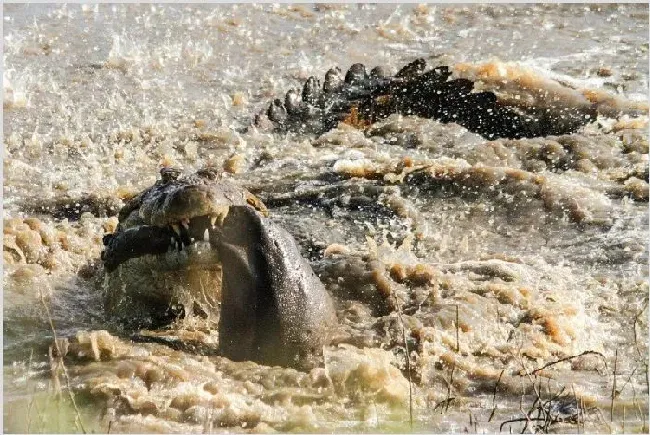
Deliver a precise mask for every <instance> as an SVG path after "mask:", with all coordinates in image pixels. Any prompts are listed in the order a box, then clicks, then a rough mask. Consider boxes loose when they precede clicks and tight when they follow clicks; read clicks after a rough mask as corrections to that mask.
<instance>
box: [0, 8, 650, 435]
mask: <svg viewBox="0 0 650 435" xmlns="http://www.w3.org/2000/svg"><path fill="white" fill-rule="evenodd" d="M3 8H4V9H3V11H4V35H3V37H4V66H5V71H4V76H3V86H4V101H3V104H4V118H3V125H4V180H3V181H4V191H3V193H4V200H3V202H4V216H3V217H4V276H3V287H4V330H3V335H4V395H5V396H4V401H5V402H4V403H5V414H4V424H5V428H6V430H9V431H12V432H22V431H41V432H49V431H80V430H82V429H85V430H97V431H106V430H108V429H109V427H110V430H111V431H135V432H143V431H157V432H188V431H192V432H199V431H215V432H219V431H239V432H270V431H273V430H276V431H283V432H286V431H301V432H305V431H308V432H312V431H315V432H322V431H328V432H329V431H333V430H335V431H341V432H358V431H366V432H367V431H372V432H383V431H409V430H411V425H410V419H411V417H412V420H413V426H412V427H413V429H415V430H418V431H440V432H443V431H464V430H468V431H472V432H484V431H499V430H500V429H503V430H506V431H507V430H509V429H510V428H512V430H518V431H521V430H522V429H523V427H524V425H525V424H526V422H525V416H526V414H527V413H528V411H529V410H531V409H533V410H534V409H535V405H534V403H535V399H536V397H537V396H541V398H542V403H544V406H543V409H542V410H540V411H535V412H532V413H530V415H529V418H531V419H533V420H534V421H531V422H530V423H529V424H528V427H529V428H531V427H532V426H533V425H538V426H540V427H541V429H542V430H547V431H559V432H572V431H576V430H579V431H586V432H610V431H617V432H622V431H624V432H647V410H648V375H647V373H648V369H647V364H648V358H647V353H648V351H647V337H648V326H647V316H648V313H647V304H648V284H647V279H648V268H647V263H648V249H647V240H648V205H647V201H648V136H647V117H648V115H647V104H648V102H647V93H648V40H647V35H648V7H647V5H600V6H592V5H535V6H524V5H522V6H507V5H494V6H478V5H470V6H454V5H438V6H435V5H430V6H414V5H401V6H400V5H373V6H370V5H335V6H327V5H318V6H315V7H314V6H311V5H295V6H290V5H280V6H271V5H264V6H252V5H239V6H191V7H190V6H151V5H115V6H111V5H91V6H87V5H69V6H62V5H54V6H47V5H4V6H3ZM416 57H424V58H425V59H426V60H427V61H428V63H429V64H430V65H438V64H447V65H450V66H452V68H453V69H454V71H455V73H456V74H457V75H458V76H464V77H470V78H472V79H481V82H482V83H481V84H480V86H482V87H484V88H487V89H492V90H494V91H495V92H497V93H498V94H499V96H500V98H503V99H511V100H517V99H522V98H524V99H527V100H526V101H530V104H533V105H543V104H544V102H545V101H546V100H547V99H548V98H549V96H551V97H552V98H556V99H560V100H561V101H563V102H564V104H565V105H567V106H575V105H576V104H584V101H587V100H588V101H590V102H591V103H593V104H596V105H597V107H598V111H599V113H600V116H599V119H598V121H597V122H595V123H593V124H590V125H588V126H586V127H585V128H584V129H582V130H581V131H580V132H578V133H576V134H572V135H566V136H562V137H547V138H537V139H526V140H516V141H515V140H498V141H491V142H488V141H486V140H485V139H483V138H482V137H480V136H478V135H475V134H473V133H470V132H468V131H467V130H465V129H464V128H462V127H459V126H457V125H454V124H447V125H445V124H440V123H438V122H436V121H433V120H422V119H417V118H408V117H392V118H389V119H387V120H385V121H383V122H381V123H380V124H377V125H374V126H372V127H371V128H370V129H369V130H367V131H365V132H362V131H359V130H355V129H353V128H351V127H349V126H347V125H341V126H340V127H339V128H337V129H336V130H333V131H331V132H329V133H326V134H324V135H323V136H321V137H318V138H316V137H313V136H308V135H307V136H296V135H273V134H270V133H268V132H264V131H258V130H256V129H246V127H248V126H249V124H250V120H251V119H252V117H253V115H254V114H255V113H257V112H258V111H259V110H261V109H263V107H264V106H265V104H267V103H268V101H269V100H270V99H272V98H274V97H278V96H281V95H283V93H284V92H286V90H288V89H290V88H291V87H298V86H300V84H301V83H302V81H304V80H305V79H306V78H307V77H309V76H310V75H316V76H319V77H322V76H323V74H324V72H325V71H326V70H327V69H328V68H330V67H331V66H333V65H338V66H340V67H341V68H342V69H344V70H345V69H347V68H348V67H349V66H350V65H351V64H353V63H356V62H363V63H365V64H367V65H371V66H374V65H377V64H382V65H386V66H388V67H389V68H391V69H392V70H393V71H396V70H397V69H398V68H399V67H400V66H402V65H403V64H405V63H407V62H410V61H412V60H413V59H414V58H416ZM531 89H533V90H536V89H541V90H542V91H543V92H542V94H541V97H540V94H539V93H538V92H531ZM224 162H225V164H224ZM161 164H175V165H178V166H182V167H183V168H185V169H186V170H188V171H190V170H193V169H196V168H198V167H201V166H205V165H209V164H210V165H218V166H221V165H224V167H225V168H226V169H227V170H228V171H229V172H231V173H232V174H231V177H232V178H233V179H234V180H237V181H238V182H239V183H241V184H242V185H243V186H246V187H247V188H249V189H250V190H251V191H253V192H254V193H256V194H257V195H258V196H259V197H260V198H262V199H263V200H264V201H265V203H266V204H267V205H268V206H269V209H270V210H271V216H272V218H273V219H274V220H276V221H277V222H279V223H281V224H282V225H283V226H284V227H285V228H286V229H288V230H289V231H290V232H291V233H292V234H293V235H294V237H295V238H296V240H297V241H298V242H299V244H300V246H301V249H302V251H303V254H304V255H305V257H307V258H309V260H310V261H311V264H312V267H313V268H314V270H316V271H317V273H318V274H319V276H320V277H321V279H322V281H323V282H324V283H325V284H326V286H327V288H328V290H329V291H330V293H331V294H332V295H333V296H334V298H335V300H336V304H337V314H338V318H339V328H338V330H337V333H336V336H335V339H334V343H333V344H332V346H330V347H328V348H326V349H325V352H324V353H325V355H324V361H323V364H322V366H321V367H319V368H317V369H314V370H312V371H311V372H309V373H302V372H297V371H294V370H290V369H282V368H269V367H264V366H259V365H257V364H254V363H234V362H232V361H229V360H227V359H224V358H222V357H220V356H218V355H216V354H215V353H214V349H215V348H216V338H215V337H216V334H215V331H210V330H207V329H205V328H202V327H201V325H197V324H192V323H191V322H189V321H188V322H185V324H179V325H174V327H172V328H171V329H169V330H165V331H150V332H149V333H148V334H150V335H157V336H158V340H157V341H158V342H157V343H142V342H134V341H132V340H130V338H129V335H128V334H126V333H125V332H124V331H122V330H121V329H120V328H119V326H118V325H115V324H113V323H112V322H111V319H108V318H106V316H105V315H104V313H103V310H102V306H101V298H100V292H101V274H102V269H101V265H99V264H98V258H99V254H100V252H101V248H102V246H101V237H102V235H103V234H104V233H105V232H110V231H112V230H113V229H114V228H115V225H116V221H115V218H114V217H112V216H114V215H115V214H116V211H117V210H118V209H119V207H120V205H121V202H122V200H123V199H125V198H128V197H129V196H131V195H133V194H134V193H135V192H137V191H139V190H140V189H142V188H144V187H146V186H148V185H150V184H151V183H152V182H153V181H155V179H156V174H157V171H158V168H159V167H160V165H161ZM49 319H51V323H50V321H49ZM52 326H54V329H55V331H56V334H57V336H60V337H69V339H70V343H71V345H70V346H71V349H72V350H71V352H70V353H69V355H68V357H66V359H65V370H63V368H62V367H61V365H60V361H59V359H58V358H57V356H56V354H54V355H52V358H51V362H50V357H49V356H48V346H49V344H50V343H51V342H52V338H53V332H52ZM161 335H162V337H161ZM150 341H152V340H150ZM581 354H582V355H581ZM577 355H581V356H577ZM565 358H566V361H564V362H562V363H558V364H553V365H550V366H548V367H545V365H547V364H549V363H553V362H556V361H558V360H561V359H565ZM614 382H615V383H616V384H614ZM613 389H614V390H616V391H617V392H618V393H617V396H616V399H615V400H614V401H612V400H611V396H612V390H613ZM70 391H72V392H73V395H72V397H74V403H73V402H72V400H71V395H70V394H69V392H70ZM522 410H523V411H522ZM540 415H542V416H543V415H547V416H548V418H543V417H540ZM54 416H56V418H55V417H54ZM551 423H552V424H551Z"/></svg>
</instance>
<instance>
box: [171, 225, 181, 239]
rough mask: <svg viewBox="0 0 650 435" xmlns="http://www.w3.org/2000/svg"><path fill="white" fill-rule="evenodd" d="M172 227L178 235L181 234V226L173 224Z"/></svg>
mask: <svg viewBox="0 0 650 435" xmlns="http://www.w3.org/2000/svg"><path fill="white" fill-rule="evenodd" d="M172 229H173V230H174V232H175V233H176V234H178V237H180V236H181V227H180V226H179V225H178V224H172Z"/></svg>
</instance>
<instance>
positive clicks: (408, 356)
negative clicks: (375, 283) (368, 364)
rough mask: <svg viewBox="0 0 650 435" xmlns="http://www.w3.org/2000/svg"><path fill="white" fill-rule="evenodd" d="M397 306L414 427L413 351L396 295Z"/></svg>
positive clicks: (411, 420)
mask: <svg viewBox="0 0 650 435" xmlns="http://www.w3.org/2000/svg"><path fill="white" fill-rule="evenodd" d="M395 307H396V308H397V310H396V312H397V318H398V319H399V323H400V326H401V327H402V340H403V341H404V352H405V353H406V373H407V375H408V381H409V423H410V425H411V429H413V381H412V380H411V353H410V351H409V346H408V341H407V340H406V328H405V327H404V319H402V306H401V305H400V303H399V301H398V299H397V296H395Z"/></svg>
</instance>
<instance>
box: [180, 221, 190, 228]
mask: <svg viewBox="0 0 650 435" xmlns="http://www.w3.org/2000/svg"><path fill="white" fill-rule="evenodd" d="M181 225H183V228H185V229H186V230H189V229H190V220H189V219H187V218H186V219H181Z"/></svg>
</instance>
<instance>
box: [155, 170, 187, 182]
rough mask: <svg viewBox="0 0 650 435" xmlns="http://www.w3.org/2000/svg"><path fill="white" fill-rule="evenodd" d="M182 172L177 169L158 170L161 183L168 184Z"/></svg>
mask: <svg viewBox="0 0 650 435" xmlns="http://www.w3.org/2000/svg"><path fill="white" fill-rule="evenodd" d="M182 172H183V171H182V170H181V169H179V168H172V167H166V168H161V169H160V176H161V177H162V180H163V182H165V183H168V182H170V181H173V180H176V179H177V178H178V177H180V175H181V173H182Z"/></svg>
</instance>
